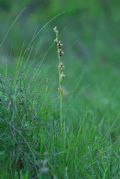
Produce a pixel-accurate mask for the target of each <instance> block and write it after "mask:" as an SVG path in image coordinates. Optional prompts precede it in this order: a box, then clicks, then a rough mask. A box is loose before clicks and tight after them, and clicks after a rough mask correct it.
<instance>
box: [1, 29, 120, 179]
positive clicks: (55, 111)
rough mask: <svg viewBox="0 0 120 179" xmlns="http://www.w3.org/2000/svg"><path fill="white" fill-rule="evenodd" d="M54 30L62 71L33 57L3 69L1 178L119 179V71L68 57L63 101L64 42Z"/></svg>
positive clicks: (52, 63)
mask: <svg viewBox="0 0 120 179" xmlns="http://www.w3.org/2000/svg"><path fill="white" fill-rule="evenodd" d="M54 30H55V32H56V33H57V34H56V35H57V41H56V42H57V50H58V71H57V69H56V61H55V63H54V62H51V63H50V64H46V65H45V66H44V67H43V68H40V67H41V66H39V63H37V65H35V64H34V63H33V62H31V61H29V58H30V56H29V55H28V56H27V61H25V62H24V60H23V58H22V55H21V56H20V58H19V62H18V64H17V67H16V69H14V68H13V69H12V70H10V72H9V68H8V70H6V69H5V68H4V66H3V67H2V68H0V74H1V75H0V178H3V179H4V178H5V179H7V178H15V179H17V178H22V179H29V178H54V179H56V178H66V179H67V178H83V179H84V178H85V179H86V178H88V179H91V178H93V179H94V178H103V179H109V178H116V179H117V178H119V176H120V170H119V169H120V165H119V162H120V157H119V153H120V148H119V142H120V135H119V131H120V125H119V118H120V112H119V89H120V84H119V76H118V74H119V72H118V71H116V70H115V69H114V68H113V67H110V66H107V67H106V70H107V73H106V70H103V69H104V68H103V66H102V64H101V63H98V64H96V63H88V64H89V65H88V64H84V63H82V62H81V61H76V62H75V60H74V59H72V60H71V59H69V63H68V61H67V68H66V73H67V79H66V80H65V81H64V83H65V85H66V89H68V91H67V96H65V102H63V78H64V73H63V72H64V71H63V64H62V63H61V60H62V59H61V52H60V50H61V42H59V36H58V30H57V29H56V28H55V29H54ZM59 46H60V48H59ZM66 60H67V59H66ZM81 69H82V73H83V76H82V77H81ZM57 73H58V75H57ZM78 78H79V82H78ZM58 80H59V84H58ZM58 85H59V98H58V93H57V92H56V91H57V90H56V89H57V87H58Z"/></svg>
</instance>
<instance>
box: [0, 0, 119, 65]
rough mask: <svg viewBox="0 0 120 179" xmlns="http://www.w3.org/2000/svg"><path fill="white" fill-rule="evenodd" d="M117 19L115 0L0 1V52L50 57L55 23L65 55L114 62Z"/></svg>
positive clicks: (117, 38) (117, 55)
mask: <svg viewBox="0 0 120 179" xmlns="http://www.w3.org/2000/svg"><path fill="white" fill-rule="evenodd" d="M119 22H120V1H119V0H90V1H88V0H74V1H73V0H69V1H68V0H66V1H64V0H23V1H20V0H11V1H9V0H0V54H1V56H2V57H3V58H8V57H9V58H11V57H12V59H14V57H16V56H20V54H21V53H22V55H23V56H24V53H23V52H25V51H27V52H26V53H28V54H30V58H32V59H33V58H34V59H35V58H36V59H42V58H43V57H44V55H45V54H46V53H47V51H49V52H48V54H49V56H52V54H53V48H52V44H53V39H54V33H53V27H54V26H56V25H57V26H58V28H59V29H60V33H61V38H62V41H63V43H64V51H65V57H66V55H67V58H74V60H75V59H82V60H84V61H85V62H86V61H87V60H100V61H101V62H102V63H103V64H106V63H112V64H115V65H118V64H119V57H120V52H119V46H120V35H119V32H120V25H119ZM31 48H32V50H31ZM21 51H22V52H21Z"/></svg>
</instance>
